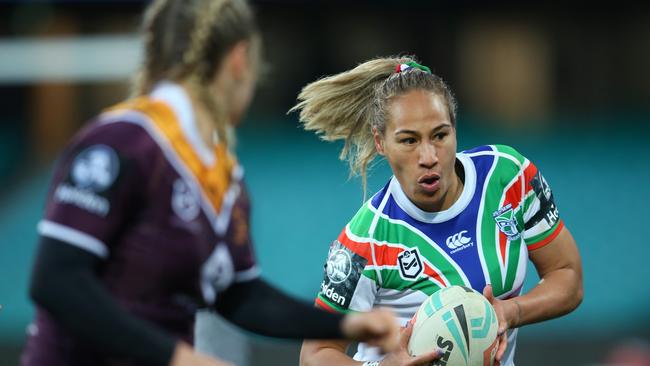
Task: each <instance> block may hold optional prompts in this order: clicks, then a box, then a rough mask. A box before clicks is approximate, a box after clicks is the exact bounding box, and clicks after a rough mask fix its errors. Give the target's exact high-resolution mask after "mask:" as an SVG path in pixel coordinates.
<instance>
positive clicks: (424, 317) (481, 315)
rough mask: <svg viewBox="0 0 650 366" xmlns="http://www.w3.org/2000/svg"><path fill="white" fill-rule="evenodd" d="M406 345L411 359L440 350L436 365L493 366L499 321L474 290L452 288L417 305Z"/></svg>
mask: <svg viewBox="0 0 650 366" xmlns="http://www.w3.org/2000/svg"><path fill="white" fill-rule="evenodd" d="M411 321H412V322H413V333H412V334H411V339H410V340H409V344H408V351H409V353H410V354H411V355H412V356H417V355H420V354H423V353H427V352H431V351H434V350H436V349H440V350H442V351H443V352H444V354H443V356H442V357H441V358H440V359H439V360H437V361H434V362H433V363H431V365H436V366H443V365H444V366H492V365H494V355H495V354H496V344H497V330H498V328H499V324H498V320H497V316H496V313H495V312H494V308H493V307H492V305H491V304H490V302H489V301H488V300H487V299H486V298H485V297H484V296H483V295H481V294H480V293H478V292H476V291H474V290H473V289H470V288H467V287H461V286H451V287H446V288H443V289H440V290H438V291H437V292H435V293H434V294H433V295H431V296H429V298H428V299H427V300H426V301H425V302H424V303H422V305H420V308H419V309H418V311H417V313H416V314H415V316H414V317H413V319H412V320H411Z"/></svg>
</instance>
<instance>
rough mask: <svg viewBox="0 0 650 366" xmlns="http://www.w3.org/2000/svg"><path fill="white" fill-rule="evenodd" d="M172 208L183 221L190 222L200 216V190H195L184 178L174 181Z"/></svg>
mask: <svg viewBox="0 0 650 366" xmlns="http://www.w3.org/2000/svg"><path fill="white" fill-rule="evenodd" d="M172 209H173V210H174V213H176V215H177V216H178V217H180V218H181V219H182V220H183V221H186V222H190V221H192V220H194V219H195V218H196V217H197V216H199V212H200V211H201V206H199V198H198V192H196V191H195V190H193V189H192V188H191V187H190V186H189V185H188V184H187V183H186V182H185V181H184V180H183V178H178V179H176V181H175V182H174V186H173V189H172Z"/></svg>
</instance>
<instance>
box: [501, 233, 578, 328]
mask: <svg viewBox="0 0 650 366" xmlns="http://www.w3.org/2000/svg"><path fill="white" fill-rule="evenodd" d="M530 260H531V261H532V262H533V264H534V265H535V268H536V269H537V273H538V274H539V277H540V278H541V280H540V282H539V283H538V284H537V286H535V287H533V288H532V289H531V290H530V291H529V292H527V293H526V294H524V295H522V296H519V297H515V298H512V299H509V300H505V301H504V302H505V303H507V304H508V306H509V308H510V309H509V310H510V313H511V314H510V316H509V320H510V324H509V325H510V328H515V327H520V326H522V325H526V324H531V323H537V322H540V321H543V320H547V319H553V318H557V317H559V316H561V315H564V314H567V313H570V312H571V311H573V310H574V309H575V308H577V307H578V305H580V302H582V296H583V290H582V264H581V260H580V254H579V253H578V248H577V246H576V242H575V240H574V239H573V236H571V233H570V232H569V230H568V229H567V228H566V227H565V228H563V229H562V231H561V232H560V234H559V235H558V236H557V238H555V239H554V240H553V241H552V242H550V243H549V244H548V245H546V246H543V247H542V248H539V249H537V250H534V251H532V252H530Z"/></svg>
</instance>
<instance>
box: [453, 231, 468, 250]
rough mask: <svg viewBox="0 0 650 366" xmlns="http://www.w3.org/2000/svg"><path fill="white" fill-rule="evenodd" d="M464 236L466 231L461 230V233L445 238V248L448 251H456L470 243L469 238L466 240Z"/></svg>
mask: <svg viewBox="0 0 650 366" xmlns="http://www.w3.org/2000/svg"><path fill="white" fill-rule="evenodd" d="M465 234H467V230H463V231H461V232H458V233H456V234H454V235H450V236H449V237H448V238H447V246H448V247H449V249H456V248H460V247H462V246H463V245H466V244H468V243H469V242H470V241H472V239H471V238H466V237H465Z"/></svg>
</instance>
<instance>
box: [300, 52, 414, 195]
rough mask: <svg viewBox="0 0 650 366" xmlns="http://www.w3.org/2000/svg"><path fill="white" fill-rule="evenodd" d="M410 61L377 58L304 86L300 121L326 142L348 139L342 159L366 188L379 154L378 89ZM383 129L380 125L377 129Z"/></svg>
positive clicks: (301, 97) (301, 95)
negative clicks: (376, 131)
mask: <svg viewBox="0 0 650 366" xmlns="http://www.w3.org/2000/svg"><path fill="white" fill-rule="evenodd" d="M408 61H411V59H409V58H381V59H375V60H371V61H368V62H365V63H363V64H360V65H359V66H357V67H355V68H354V69H352V70H349V71H346V72H343V73H340V74H337V75H333V76H328V77H325V78H323V79H320V80H318V81H315V82H313V83H311V84H308V85H307V86H305V87H304V88H303V89H302V91H301V92H300V94H299V95H298V100H299V102H298V104H296V105H295V106H294V107H293V108H291V110H290V111H289V112H293V111H298V110H300V122H302V123H303V126H304V128H305V129H306V130H309V131H315V132H316V134H317V135H319V136H320V137H321V138H322V139H323V140H326V141H335V140H345V145H344V146H343V150H342V151H341V154H340V156H339V158H340V159H341V160H347V161H348V163H349V166H350V172H351V174H352V175H361V178H362V181H363V187H364V195H365V187H366V171H367V169H368V164H369V163H370V162H371V161H372V160H373V159H374V157H375V155H376V154H377V152H376V150H375V146H374V140H373V135H372V127H373V125H374V124H375V122H376V121H377V120H378V117H377V116H375V115H374V114H375V113H376V112H377V111H375V109H374V108H373V104H374V103H375V98H376V92H377V89H378V88H379V87H380V86H381V84H382V83H383V82H384V81H385V80H386V79H387V78H388V77H389V76H390V75H391V74H393V73H394V72H395V66H396V65H398V64H400V63H403V62H408ZM375 127H380V126H375Z"/></svg>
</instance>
